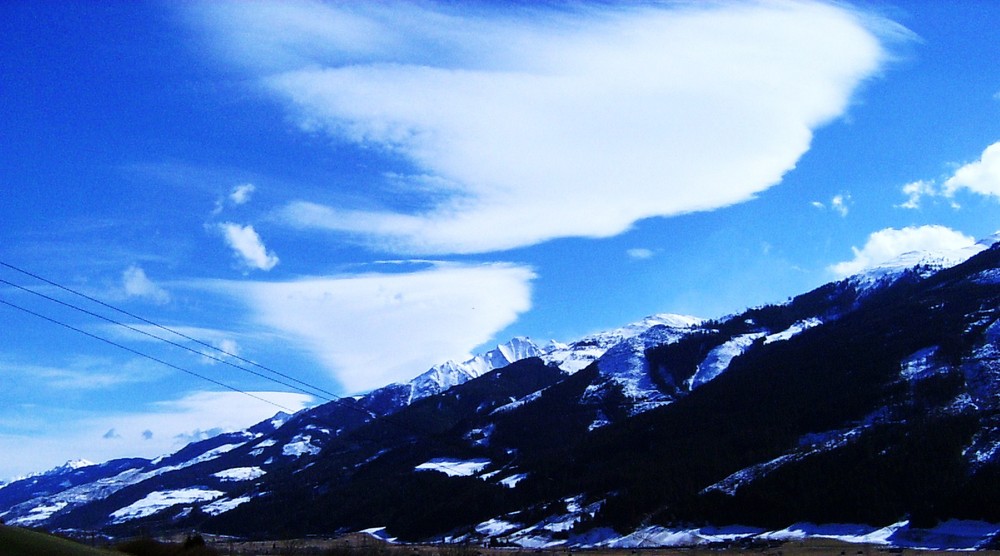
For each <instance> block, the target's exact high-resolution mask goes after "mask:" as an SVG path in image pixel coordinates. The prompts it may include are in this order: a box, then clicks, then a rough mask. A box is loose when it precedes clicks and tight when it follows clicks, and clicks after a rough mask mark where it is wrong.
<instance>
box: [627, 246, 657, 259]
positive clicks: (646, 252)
mask: <svg viewBox="0 0 1000 556" xmlns="http://www.w3.org/2000/svg"><path fill="white" fill-rule="evenodd" d="M626 254H627V255H628V256H629V258H630V259H635V260H637V261H641V260H645V259H651V258H653V255H655V253H653V250H652V249H646V248H645V247H636V248H634V249H629V250H628V251H626Z"/></svg>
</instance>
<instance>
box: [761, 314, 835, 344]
mask: <svg viewBox="0 0 1000 556" xmlns="http://www.w3.org/2000/svg"><path fill="white" fill-rule="evenodd" d="M821 324H823V321H822V320H820V319H817V318H808V319H806V320H800V321H799V322H796V323H795V324H793V325H791V326H789V327H788V328H787V329H785V330H783V331H781V332H778V333H776V334H771V335H769V336H767V337H766V338H764V343H765V344H770V343H772V342H783V341H785V340H789V339H791V338H792V337H794V336H796V335H797V334H799V333H800V332H802V331H803V330H809V329H810V328H813V327H816V326H819V325H821Z"/></svg>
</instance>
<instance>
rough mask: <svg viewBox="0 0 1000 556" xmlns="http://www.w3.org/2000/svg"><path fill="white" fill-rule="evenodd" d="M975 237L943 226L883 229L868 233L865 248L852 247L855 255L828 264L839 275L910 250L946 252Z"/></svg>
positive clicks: (865, 268)
mask: <svg viewBox="0 0 1000 556" xmlns="http://www.w3.org/2000/svg"><path fill="white" fill-rule="evenodd" d="M975 243H976V240H975V238H972V237H970V236H967V235H965V234H963V233H961V232H957V231H955V230H952V229H951V228H947V227H945V226H915V227H906V228H903V229H901V230H897V229H895V228H886V229H884V230H879V231H877V232H874V233H873V234H871V235H869V236H868V240H867V241H866V242H865V245H864V247H862V248H861V249H858V248H857V247H851V250H852V251H854V258H853V259H851V260H849V261H844V262H840V263H837V264H834V265H831V266H830V267H829V270H830V271H831V272H833V273H834V274H836V275H837V276H839V277H841V278H846V277H848V276H852V275H854V274H858V273H859V272H862V271H864V270H867V269H870V268H875V267H877V266H879V265H881V264H883V263H886V262H889V261H891V260H892V259H895V258H897V257H899V256H900V255H902V254H904V253H909V252H913V251H934V252H942V251H943V252H947V251H955V250H958V249H962V248H966V247H970V246H972V245H974V244H975Z"/></svg>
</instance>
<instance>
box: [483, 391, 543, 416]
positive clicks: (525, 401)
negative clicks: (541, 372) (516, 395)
mask: <svg viewBox="0 0 1000 556" xmlns="http://www.w3.org/2000/svg"><path fill="white" fill-rule="evenodd" d="M544 391H545V390H539V391H537V392H535V393H533V394H528V395H527V396H525V397H523V398H521V399H519V400H515V401H512V402H510V403H509V404H506V405H501V406H500V407H498V408H496V409H494V410H493V411H491V412H490V415H496V414H497V413H506V412H508V411H513V410H515V409H517V408H519V407H521V406H522V405H525V404H529V403H531V402H533V401H535V400H537V399H538V398H541V397H542V392H544Z"/></svg>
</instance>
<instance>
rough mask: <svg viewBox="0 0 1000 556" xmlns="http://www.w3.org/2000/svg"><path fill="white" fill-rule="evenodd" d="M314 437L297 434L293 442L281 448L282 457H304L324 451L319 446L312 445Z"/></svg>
mask: <svg viewBox="0 0 1000 556" xmlns="http://www.w3.org/2000/svg"><path fill="white" fill-rule="evenodd" d="M312 440H313V438H312V436H311V435H308V434H297V435H295V437H294V438H292V441H291V442H289V443H288V444H285V445H284V446H283V447H282V448H281V455H283V456H289V457H295V458H297V457H302V456H304V455H310V456H313V455H316V454H318V453H319V452H320V450H322V448H320V447H319V446H316V445H315V444H312Z"/></svg>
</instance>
